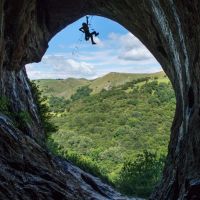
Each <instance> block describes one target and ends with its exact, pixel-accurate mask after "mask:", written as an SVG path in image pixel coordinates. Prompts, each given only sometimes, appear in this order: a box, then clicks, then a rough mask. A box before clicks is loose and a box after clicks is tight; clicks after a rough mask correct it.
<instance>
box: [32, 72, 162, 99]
mask: <svg viewBox="0 0 200 200" xmlns="http://www.w3.org/2000/svg"><path fill="white" fill-rule="evenodd" d="M163 75H164V72H158V73H154V74H129V73H116V72H111V73H109V74H107V75H105V76H103V77H100V78H97V79H94V80H86V79H75V78H68V79H41V80H36V81H35V83H36V84H37V85H38V86H39V88H40V90H42V91H43V94H44V95H46V96H57V97H64V98H65V99H70V97H71V95H73V94H74V93H75V92H76V91H77V89H78V88H80V87H82V86H85V85H88V86H89V88H91V89H92V93H93V94H95V93H98V92H100V91H101V90H102V89H106V90H109V89H111V88H113V87H116V86H119V85H123V84H125V83H127V82H130V81H132V80H136V79H138V78H143V77H147V76H148V77H162V76H163Z"/></svg>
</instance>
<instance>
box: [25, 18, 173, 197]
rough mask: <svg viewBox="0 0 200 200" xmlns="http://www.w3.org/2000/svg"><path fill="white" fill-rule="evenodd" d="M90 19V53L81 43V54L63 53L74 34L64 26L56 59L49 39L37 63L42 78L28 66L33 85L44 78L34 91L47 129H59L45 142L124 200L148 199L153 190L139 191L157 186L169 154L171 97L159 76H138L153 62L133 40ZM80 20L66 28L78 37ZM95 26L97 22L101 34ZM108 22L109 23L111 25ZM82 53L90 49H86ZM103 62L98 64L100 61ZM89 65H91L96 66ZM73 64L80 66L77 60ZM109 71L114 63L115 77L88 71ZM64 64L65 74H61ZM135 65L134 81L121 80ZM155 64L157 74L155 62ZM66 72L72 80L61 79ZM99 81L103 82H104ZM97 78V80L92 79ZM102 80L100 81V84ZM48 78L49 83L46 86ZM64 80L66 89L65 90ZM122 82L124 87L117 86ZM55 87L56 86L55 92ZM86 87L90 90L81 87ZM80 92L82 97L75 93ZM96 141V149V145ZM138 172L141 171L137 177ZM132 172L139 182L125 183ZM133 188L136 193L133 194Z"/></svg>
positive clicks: (166, 82) (162, 76) (167, 83)
mask: <svg viewBox="0 0 200 200" xmlns="http://www.w3.org/2000/svg"><path fill="white" fill-rule="evenodd" d="M95 18H97V19H96V20H97V23H96V21H95V19H93V21H95V22H94V24H95V25H97V27H95V29H96V28H97V29H98V30H99V31H100V39H98V38H95V39H96V41H97V45H96V46H92V45H90V44H88V43H84V44H83V46H82V47H78V48H83V51H82V50H80V49H77V48H76V47H77V44H75V45H74V46H73V47H72V48H69V49H70V50H69V51H68V52H67V53H66V49H67V48H68V46H69V44H68V40H69V41H71V39H72V38H71V36H70V35H73V34H71V33H70V31H69V29H70V27H67V29H66V30H63V32H61V33H59V35H60V37H61V38H62V40H63V42H62V43H60V46H59V49H60V52H55V50H53V49H51V46H53V45H59V44H58V43H59V42H60V40H59V39H58V38H54V39H53V40H52V41H51V42H50V45H49V46H50V48H49V50H48V51H47V54H45V55H44V57H43V59H42V65H43V66H46V67H47V66H49V67H48V70H49V71H48V72H47V71H39V67H40V65H41V63H39V64H37V65H36V64H33V65H28V66H27V71H28V73H29V77H30V76H32V78H31V79H38V77H40V76H39V75H41V74H42V73H43V74H44V75H42V76H41V78H39V79H44V78H45V79H46V80H37V81H36V84H38V85H40V86H41V87H43V88H42V89H43V90H44V92H46V94H47V95H49V99H48V101H49V102H48V103H49V105H50V109H51V113H52V114H53V118H52V122H53V123H55V124H56V125H57V126H58V127H59V129H58V131H57V134H51V135H49V137H48V141H47V143H48V145H49V148H50V149H51V150H52V151H53V152H54V153H56V154H57V153H58V154H59V155H62V156H64V157H65V158H67V159H69V160H71V161H72V162H74V163H75V164H77V165H78V166H80V167H81V168H83V169H84V170H86V171H89V172H91V173H93V174H94V175H97V176H100V177H101V178H103V179H104V180H106V181H108V182H110V183H111V184H114V185H115V186H116V187H117V188H118V189H120V190H121V191H122V192H124V193H125V194H127V195H139V196H141V197H147V196H148V195H149V194H150V193H151V192H152V185H148V186H146V187H144V185H142V184H146V183H147V181H155V180H156V181H158V178H159V177H160V176H161V171H162V167H163V162H164V161H163V159H164V156H166V154H167V145H168V142H169V133H170V126H171V123H172V118H173V115H174V113H173V112H174V110H175V97H174V92H173V89H172V87H171V84H170V81H169V80H168V79H167V77H166V75H165V74H164V72H160V73H153V72H155V71H152V74H149V72H151V71H141V72H142V73H141V74H140V75H139V74H138V69H140V70H141V68H142V67H143V66H144V68H142V69H143V70H144V69H148V65H151V66H150V67H149V68H151V69H152V70H154V66H153V64H154V61H155V59H154V58H153V57H152V55H149V54H150V53H149V52H148V50H147V49H146V48H144V46H143V45H142V43H141V42H139V40H138V39H136V38H135V37H134V36H133V35H132V34H131V33H130V32H128V31H127V30H124V29H123V30H120V33H115V32H109V31H111V30H113V29H114V30H115V31H116V30H117V26H119V25H113V26H114V28H113V27H112V26H111V25H108V27H109V30H108V29H107V30H106V31H105V30H103V31H101V28H102V26H103V25H104V26H105V23H106V22H105V21H103V22H101V20H105V18H102V19H100V18H101V17H97V16H95ZM84 20H85V17H84V18H81V19H80V20H78V21H77V22H76V23H77V24H76V25H74V24H72V25H71V26H74V27H75V28H74V29H75V30H76V31H77V32H78V27H80V25H81V23H82V21H84ZM107 20H108V19H107ZM98 22H99V23H101V24H100V26H99V27H98ZM109 23H111V24H112V23H114V22H110V21H109ZM120 28H122V27H120ZM71 31H72V32H73V30H71ZM66 33H68V35H66ZM78 33H79V32H78ZM74 35H75V37H76V38H79V37H77V35H76V34H74ZM54 40H55V41H54ZM66 40H67V41H66ZM76 40H77V39H76ZM110 41H111V42H110ZM65 42H66V43H67V45H65ZM78 42H79V41H78ZM119 43H120V45H121V48H120V46H119ZM81 45H82V44H81ZM85 46H89V50H87V49H86V47H85ZM87 48H88V47H87ZM117 53H118V55H117ZM74 54H75V55H74ZM103 57H104V60H102V61H100V58H101V59H102V58H103ZM91 58H93V60H92V59H91ZM94 58H96V59H97V62H96V63H95V62H94ZM78 59H82V60H81V61H80V60H79V61H78ZM106 60H107V62H106ZM108 61H109V62H108ZM111 61H112V62H111ZM148 61H149V62H148ZM104 63H105V64H104ZM138 63H140V65H139V64H138ZM149 63H150V64H149ZM114 64H115V65H116V64H118V70H119V71H117V73H116V71H115V73H113V71H105V70H104V73H102V74H101V75H99V74H100V73H99V74H98V73H95V72H94V71H93V69H96V68H98V67H99V66H101V67H102V66H103V67H102V68H104V69H107V68H108V69H111V70H113V69H114V67H113V65H114ZM120 64H121V65H120ZM126 64H127V65H128V67H127V68H126V70H125V71H123V68H122V66H123V67H124V68H125V67H126ZM66 65H68V66H69V68H66ZM109 65H112V67H109ZM133 65H138V66H137V67H136V72H137V73H136V74H135V76H137V77H136V78H133V76H134V75H133V76H132V78H131V75H130V76H129V75H128V74H122V73H121V72H126V73H128V72H130V70H131V67H132V66H133ZM142 65H143V66H142ZM156 65H157V69H159V66H158V64H157V63H156ZM94 66H95V67H96V68H95V67H94ZM121 70H122V71H121ZM69 72H70V73H71V74H70V76H65V75H66V73H69ZM78 72H79V73H80V74H81V73H82V75H83V77H81V76H80V75H77V73H78ZM97 72H98V70H97ZM106 72H107V73H109V74H107V73H106ZM131 72H132V73H134V71H131ZM104 74H107V75H105V76H103V75H104ZM55 75H57V77H55ZM34 76H35V78H34ZM73 76H74V77H75V78H76V79H75V78H74V77H73ZM100 76H101V78H99V79H98V77H100ZM106 76H107V77H106ZM69 77H73V78H72V79H71V78H69ZM103 77H106V79H105V80H103ZM51 78H54V80H52V81H51V80H49V79H51ZM83 78H84V79H83ZM86 78H87V79H88V80H86ZM94 78H95V80H96V81H97V80H98V81H97V83H95V84H94V81H95V80H93V81H91V79H94ZM127 79H128V80H130V81H127ZM67 80H68V81H70V83H67ZM75 80H79V83H78V84H79V85H78V87H77V85H76V91H75V92H74V93H72V94H71V97H72V98H71V99H70V98H69V97H67V98H66V96H65V95H66V94H67V91H66V92H65V91H62V87H64V85H65V84H72V85H73V84H77V83H74V82H75ZM85 80H86V81H85ZM56 81H57V82H59V83H56ZM84 81H85V82H84ZM112 81H113V82H114V83H113V84H114V85H112ZM120 81H121V83H122V82H126V83H124V84H121V85H120V84H119V85H118V84H116V83H119V82H120ZM90 82H91V83H90ZM102 82H103V86H102ZM56 84H58V87H57V88H56V87H55V86H56ZM89 84H94V86H92V88H91V87H87V86H88V85H89ZM99 86H101V87H99ZM78 88H80V90H77V89H78ZM68 89H69V88H68ZM94 90H96V91H97V92H94ZM88 94H89V95H88ZM54 95H55V96H54ZM63 97H64V98H63ZM80 97H81V98H82V99H81V98H80ZM141 99H143V100H144V101H141ZM88 102H89V103H88ZM92 104H93V107H91V105H92ZM63 106H66V108H65V107H63ZM62 110H64V112H62ZM65 133H67V134H65ZM96 142H99V144H98V145H94V143H96ZM156 142H157V143H156ZM69 147H70V148H71V149H70V148H69ZM130 149H132V150H130ZM77 150H78V151H79V152H78V151H77ZM133 150H134V151H135V152H133ZM152 163H153V164H152ZM150 165H151V166H150ZM142 167H143V169H142V170H143V171H140V170H141V168H142ZM145 167H146V168H145ZM148 167H149V168H148ZM137 170H138V171H137ZM133 171H137V173H139V176H136V174H135V175H133V179H131V180H130V182H128V181H127V180H128V179H127V178H128V177H130V175H131V174H132V173H133ZM153 175H154V176H153ZM117 176H118V177H117ZM119 176H120V177H119ZM147 176H150V178H151V180H148V179H146V177H147ZM141 179H143V183H141ZM145 179H146V182H145V181H144V180H145ZM125 182H126V183H125ZM133 183H137V184H133ZM139 184H141V185H139ZM137 185H139V187H138V188H137V191H134V187H136V186H137ZM141 186H143V188H141Z"/></svg>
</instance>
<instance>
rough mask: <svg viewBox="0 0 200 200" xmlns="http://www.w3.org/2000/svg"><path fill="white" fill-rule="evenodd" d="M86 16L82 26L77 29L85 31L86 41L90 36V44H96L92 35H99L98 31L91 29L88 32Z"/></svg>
mask: <svg viewBox="0 0 200 200" xmlns="http://www.w3.org/2000/svg"><path fill="white" fill-rule="evenodd" d="M88 18H89V17H88V16H86V23H82V27H81V28H79V30H80V31H81V32H83V33H85V40H86V41H88V40H89V39H90V38H91V42H92V44H96V43H95V42H94V39H93V35H95V36H97V35H99V33H97V32H96V31H93V32H91V33H90V30H89V23H88Z"/></svg>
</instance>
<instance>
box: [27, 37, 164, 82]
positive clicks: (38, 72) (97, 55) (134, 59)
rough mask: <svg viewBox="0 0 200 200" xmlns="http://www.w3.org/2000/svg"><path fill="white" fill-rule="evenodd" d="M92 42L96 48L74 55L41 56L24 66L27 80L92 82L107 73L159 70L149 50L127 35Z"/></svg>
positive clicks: (83, 47)
mask: <svg viewBox="0 0 200 200" xmlns="http://www.w3.org/2000/svg"><path fill="white" fill-rule="evenodd" d="M95 41H96V42H97V45H91V44H90V43H89V44H87V45H84V46H82V47H81V48H80V49H78V50H77V52H76V55H72V54H71V52H70V49H69V50H68V52H65V53H54V54H51V55H45V56H44V57H43V59H42V61H41V62H40V63H39V64H35V63H33V64H29V65H27V66H26V68H27V72H28V75H29V77H30V78H31V79H39V78H67V77H76V78H80V77H84V78H89V79H92V78H96V77H98V76H100V75H103V74H106V73H108V72H111V71H116V72H123V71H124V72H131V73H150V72H156V71H160V70H161V67H160V65H159V64H158V62H157V61H156V59H155V58H154V57H153V55H152V54H151V53H150V52H149V50H148V49H147V48H146V47H145V46H144V45H143V44H142V43H141V42H140V41H139V40H138V39H137V38H136V37H134V36H133V35H132V34H131V33H127V34H124V35H122V34H116V33H111V34H109V36H108V39H106V40H101V39H99V38H98V37H96V38H95ZM86 47H87V48H86Z"/></svg>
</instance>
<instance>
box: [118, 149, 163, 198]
mask: <svg viewBox="0 0 200 200" xmlns="http://www.w3.org/2000/svg"><path fill="white" fill-rule="evenodd" d="M163 163H164V159H163V156H162V157H160V158H158V156H157V154H156V153H152V152H148V151H144V152H143V153H140V154H138V155H137V156H136V159H135V160H134V161H126V162H125V163H124V166H123V168H122V170H121V172H120V178H119V189H120V190H121V191H122V192H124V193H126V194H128V195H138V196H140V197H148V196H149V195H150V194H151V192H152V190H153V188H154V187H155V185H156V184H157V183H158V182H159V180H160V178H161V172H162V168H163Z"/></svg>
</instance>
